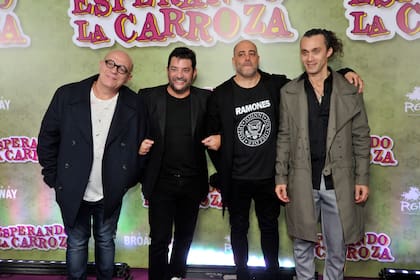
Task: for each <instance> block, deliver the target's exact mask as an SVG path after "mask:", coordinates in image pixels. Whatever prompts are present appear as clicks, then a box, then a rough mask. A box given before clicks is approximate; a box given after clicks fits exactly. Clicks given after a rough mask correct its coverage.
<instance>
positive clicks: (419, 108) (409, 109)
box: [404, 86, 420, 116]
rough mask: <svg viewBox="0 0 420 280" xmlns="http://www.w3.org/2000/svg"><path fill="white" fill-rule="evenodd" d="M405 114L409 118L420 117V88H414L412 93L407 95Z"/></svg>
mask: <svg viewBox="0 0 420 280" xmlns="http://www.w3.org/2000/svg"><path fill="white" fill-rule="evenodd" d="M405 96H406V97H407V101H406V102H404V112H405V113H407V114H408V115H409V116H420V86H418V87H414V89H413V91H412V92H409V93H407V94H406V95H405Z"/></svg>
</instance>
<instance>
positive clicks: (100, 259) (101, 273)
mask: <svg viewBox="0 0 420 280" xmlns="http://www.w3.org/2000/svg"><path fill="white" fill-rule="evenodd" d="M120 210H121V206H120V208H118V209H117V210H116V211H115V212H114V213H113V214H112V216H111V217H110V218H108V219H106V220H105V221H104V205H103V203H102V202H97V203H90V202H82V205H81V206H80V209H79V213H78V214H77V217H76V223H75V225H74V226H73V227H69V226H66V225H65V231H66V234H67V251H66V262H67V271H68V277H67V278H68V279H86V278H87V262H88V244H89V238H90V236H91V231H92V229H93V238H94V240H95V264H96V275H97V279H104V280H105V279H112V275H113V272H114V256H115V243H114V239H115V234H116V231H117V223H118V218H119V216H120ZM92 222H93V226H92Z"/></svg>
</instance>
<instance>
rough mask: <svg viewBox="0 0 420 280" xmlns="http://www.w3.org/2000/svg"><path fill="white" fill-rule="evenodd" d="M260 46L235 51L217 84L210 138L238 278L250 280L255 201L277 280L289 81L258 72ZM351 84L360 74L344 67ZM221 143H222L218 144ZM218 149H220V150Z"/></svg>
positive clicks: (245, 43)
mask: <svg viewBox="0 0 420 280" xmlns="http://www.w3.org/2000/svg"><path fill="white" fill-rule="evenodd" d="M259 59H260V57H259V54H258V50H257V47H256V45H255V44H254V43H253V42H251V41H249V40H242V41H240V42H238V43H237V44H236V45H235V47H234V49H233V58H232V64H233V66H234V68H235V71H236V73H235V75H234V76H233V77H231V78H230V79H228V80H227V81H225V82H223V83H222V84H221V85H219V86H217V87H216V88H215V90H214V93H213V95H212V97H211V99H210V101H209V109H208V114H209V123H210V124H212V131H211V134H215V135H221V138H220V136H217V139H215V141H216V142H217V141H219V140H220V139H221V142H218V143H216V144H213V145H212V147H219V146H220V149H219V150H218V152H217V153H216V154H215V155H214V156H213V157H212V159H213V158H215V161H214V164H215V167H216V169H217V174H218V175H217V177H218V179H217V181H218V182H217V183H216V185H217V186H218V187H219V188H220V189H221V192H222V199H223V207H227V209H228V211H229V222H230V228H231V244H232V250H233V257H234V262H235V265H236V273H237V279H239V280H248V279H251V275H250V272H249V269H248V238H247V234H248V229H249V212H250V207H251V202H252V201H254V204H255V213H256V215H257V219H258V226H259V229H260V232H261V249H262V253H263V255H264V261H265V265H266V271H265V276H266V278H267V279H278V276H277V272H278V268H279V261H278V252H279V232H278V216H279V214H280V202H279V200H278V199H277V198H276V194H275V192H274V189H275V182H274V175H275V171H274V167H275V160H276V153H275V152H274V151H275V149H276V136H277V135H276V131H277V127H278V118H279V102H280V89H281V87H282V86H284V85H285V84H286V83H287V82H289V79H288V78H287V77H286V76H285V75H276V74H269V73H265V72H263V71H261V70H260V69H259ZM341 72H342V73H343V74H344V73H346V78H347V79H348V80H349V81H353V80H354V82H355V84H356V85H360V83H361V80H360V79H358V75H357V74H355V73H353V72H349V70H348V69H343V70H341ZM220 143H221V145H220ZM216 149H217V148H216Z"/></svg>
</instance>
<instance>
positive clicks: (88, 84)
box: [70, 75, 136, 147]
mask: <svg viewBox="0 0 420 280" xmlns="http://www.w3.org/2000/svg"><path fill="white" fill-rule="evenodd" d="M98 76H99V75H95V76H92V77H89V78H87V79H85V80H83V81H81V82H79V83H78V84H77V85H76V86H75V88H74V89H72V90H74V91H75V92H74V93H72V95H73V96H74V98H73V100H72V101H71V104H70V105H71V110H72V112H73V113H72V115H73V117H74V119H75V123H76V125H77V126H78V127H79V129H80V130H81V134H82V135H83V137H84V138H85V139H86V140H87V141H88V142H89V143H90V144H92V143H93V139H92V118H91V107H90V91H91V89H92V85H93V83H94V82H95V81H96V80H97V79H98ZM129 91H130V90H129V89H128V88H127V87H126V86H122V87H121V88H120V90H119V95H118V100H117V104H116V107H115V112H114V115H113V118H112V121H111V126H110V128H109V133H108V137H107V140H106V144H105V147H107V146H108V145H109V144H110V143H111V142H112V141H114V140H115V138H116V137H117V136H118V135H120V134H121V131H122V130H124V129H127V127H126V125H125V123H126V122H127V121H128V120H129V119H130V118H131V117H132V116H133V115H135V114H136V107H135V106H136V104H133V100H130V98H129V95H128V92H129Z"/></svg>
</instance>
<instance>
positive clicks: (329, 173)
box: [322, 168, 331, 176]
mask: <svg viewBox="0 0 420 280" xmlns="http://www.w3.org/2000/svg"><path fill="white" fill-rule="evenodd" d="M322 174H324V175H325V176H329V175H331V168H324V170H323V171H322Z"/></svg>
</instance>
